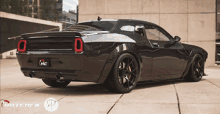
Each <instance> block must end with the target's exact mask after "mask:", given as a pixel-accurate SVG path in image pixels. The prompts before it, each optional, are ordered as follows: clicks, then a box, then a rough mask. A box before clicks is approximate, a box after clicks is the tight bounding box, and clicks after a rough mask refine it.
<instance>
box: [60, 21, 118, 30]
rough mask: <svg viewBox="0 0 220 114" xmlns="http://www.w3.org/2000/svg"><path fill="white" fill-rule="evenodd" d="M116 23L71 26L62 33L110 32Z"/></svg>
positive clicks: (86, 23) (90, 23)
mask: <svg viewBox="0 0 220 114" xmlns="http://www.w3.org/2000/svg"><path fill="white" fill-rule="evenodd" d="M116 23H117V21H94V22H84V23H77V24H75V25H72V26H70V27H68V28H66V29H64V30H63V31H78V32H80V31H110V30H111V29H112V28H113V27H114V26H115V25H116Z"/></svg>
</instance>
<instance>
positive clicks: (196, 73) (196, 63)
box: [185, 54, 204, 82]
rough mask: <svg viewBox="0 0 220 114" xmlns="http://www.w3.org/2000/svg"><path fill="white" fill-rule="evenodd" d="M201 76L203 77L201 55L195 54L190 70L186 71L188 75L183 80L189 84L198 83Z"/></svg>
mask: <svg viewBox="0 0 220 114" xmlns="http://www.w3.org/2000/svg"><path fill="white" fill-rule="evenodd" d="M203 75H204V61H203V59H202V56H201V55H199V54H195V56H194V57H193V61H192V64H191V66H190V69H189V71H188V74H187V75H186V76H185V80H186V81H189V82H198V81H200V80H201V79H202V76H203Z"/></svg>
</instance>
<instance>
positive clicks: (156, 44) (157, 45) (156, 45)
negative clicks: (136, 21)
mask: <svg viewBox="0 0 220 114" xmlns="http://www.w3.org/2000/svg"><path fill="white" fill-rule="evenodd" d="M152 44H153V46H155V47H159V46H160V45H159V44H158V43H157V42H153V43H152Z"/></svg>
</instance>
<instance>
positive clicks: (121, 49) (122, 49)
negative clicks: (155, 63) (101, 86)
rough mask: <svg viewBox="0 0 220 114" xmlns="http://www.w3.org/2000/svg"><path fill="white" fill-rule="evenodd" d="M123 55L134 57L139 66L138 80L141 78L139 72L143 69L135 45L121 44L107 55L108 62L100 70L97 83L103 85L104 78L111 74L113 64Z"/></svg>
mask: <svg viewBox="0 0 220 114" xmlns="http://www.w3.org/2000/svg"><path fill="white" fill-rule="evenodd" d="M123 53H130V54H131V55H133V56H134V57H135V59H136V60H137V62H138V65H139V78H140V76H141V71H142V69H143V64H142V58H141V55H140V54H139V52H138V50H137V48H136V44H135V43H122V44H119V45H117V46H116V48H115V49H114V50H113V51H112V52H111V54H110V55H109V58H108V60H107V61H106V64H105V66H104V68H103V70H102V73H101V75H100V78H99V79H98V81H97V83H104V81H105V80H106V78H107V77H108V75H109V73H110V72H111V70H112V68H113V66H114V64H115V62H116V61H117V59H118V58H119V56H120V55H121V54H123Z"/></svg>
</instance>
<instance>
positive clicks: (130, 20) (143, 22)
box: [80, 19, 158, 26]
mask: <svg viewBox="0 0 220 114" xmlns="http://www.w3.org/2000/svg"><path fill="white" fill-rule="evenodd" d="M102 21H129V22H133V23H141V24H147V25H154V26H158V25H157V24H154V23H151V22H148V21H145V20H138V19H102V20H100V22H102ZM86 22H98V20H90V21H84V22H80V23H86Z"/></svg>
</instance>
